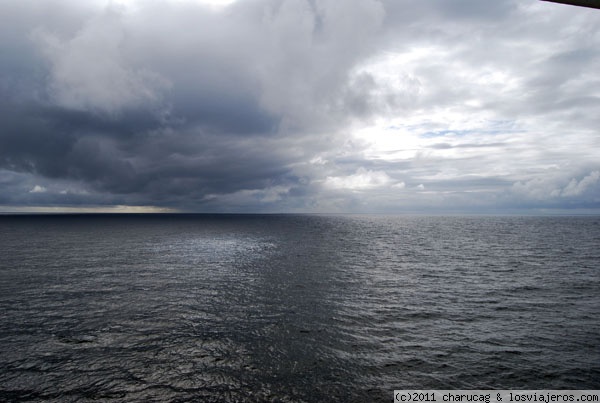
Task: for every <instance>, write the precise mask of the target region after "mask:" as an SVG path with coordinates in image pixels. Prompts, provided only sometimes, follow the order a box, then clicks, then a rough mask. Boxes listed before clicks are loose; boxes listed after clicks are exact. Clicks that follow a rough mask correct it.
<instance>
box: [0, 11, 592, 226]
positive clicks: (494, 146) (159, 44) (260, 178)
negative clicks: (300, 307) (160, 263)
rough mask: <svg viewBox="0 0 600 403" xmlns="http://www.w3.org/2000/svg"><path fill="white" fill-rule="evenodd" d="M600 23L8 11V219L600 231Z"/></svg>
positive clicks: (349, 14)
mask: <svg viewBox="0 0 600 403" xmlns="http://www.w3.org/2000/svg"><path fill="white" fill-rule="evenodd" d="M598 72H600V10H595V9H588V8H582V7H574V6H568V5H562V4H556V3H550V2H543V1H538V0H494V1H481V0H426V1H414V0H411V1H408V0H343V1H342V0H226V1H219V0H210V1H208V0H204V1H199V0H195V1H194V0H188V1H186V0H145V1H142V0H119V1H115V0H112V1H105V0H89V1H78V0H44V1H39V0H19V1H13V0H0V95H1V96H0V212H22V211H49V212H53V211H84V212H87V211H126V212H156V211H181V212H239V213H245V212H249V213H386V214H388V213H389V214H392V213H393V214H396V213H442V214H443V213H474V214H478V213H483V214H488V213H492V214H495V213H500V214H502V213H514V212H517V213H526V214H528V213H531V214H536V213H542V214H543V213H555V212H558V213H576V214H578V213H590V212H591V213H599V212H600V74H599V73H598Z"/></svg>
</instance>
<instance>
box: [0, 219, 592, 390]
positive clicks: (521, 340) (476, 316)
mask: <svg viewBox="0 0 600 403" xmlns="http://www.w3.org/2000/svg"><path fill="white" fill-rule="evenodd" d="M599 313H600V217H553V218H548V217H545V218H532V217H508V218H507V217H379V216H364V217H363V216H361V217H355V216H333V217H324V216H258V215H254V216H253V215H250V216H235V215H233V216H204V215H198V216H170V215H157V216H146V215H142V216H131V215H125V216H111V215H107V216H102V215H100V216H3V217H0V315H1V322H0V324H1V328H0V400H1V401H12V400H14V401H21V400H32V401H39V400H50V401H61V402H69V401H140V402H142V401H143V402H148V401H150V402H151V401H174V402H177V401H207V402H210V401H283V402H287V401H357V402H363V401H364V402H367V401H391V400H392V390H393V389H410V388H424V389H476V388H481V389H494V388H498V389H542V388H550V389H562V388H565V389H598V388H600V318H599V316H598V314H599Z"/></svg>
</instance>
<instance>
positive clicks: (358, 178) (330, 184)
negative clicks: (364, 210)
mask: <svg viewBox="0 0 600 403" xmlns="http://www.w3.org/2000/svg"><path fill="white" fill-rule="evenodd" d="M391 182H392V180H391V178H390V177H389V176H388V175H387V174H386V173H385V172H383V171H371V170H367V169H365V168H363V167H360V168H358V169H357V170H356V173H354V174H353V175H348V176H328V177H327V178H326V179H325V182H324V185H325V187H327V188H330V189H349V190H364V189H373V188H379V187H383V186H386V185H388V184H390V183H391Z"/></svg>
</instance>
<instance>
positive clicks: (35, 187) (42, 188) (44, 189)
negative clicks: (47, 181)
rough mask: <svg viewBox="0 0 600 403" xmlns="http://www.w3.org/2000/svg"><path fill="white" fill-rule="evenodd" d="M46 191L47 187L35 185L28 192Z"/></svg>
mask: <svg viewBox="0 0 600 403" xmlns="http://www.w3.org/2000/svg"><path fill="white" fill-rule="evenodd" d="M47 191H48V189H46V188H45V187H43V186H40V185H35V186H34V187H33V188H32V189H31V190H30V191H29V193H46V192H47Z"/></svg>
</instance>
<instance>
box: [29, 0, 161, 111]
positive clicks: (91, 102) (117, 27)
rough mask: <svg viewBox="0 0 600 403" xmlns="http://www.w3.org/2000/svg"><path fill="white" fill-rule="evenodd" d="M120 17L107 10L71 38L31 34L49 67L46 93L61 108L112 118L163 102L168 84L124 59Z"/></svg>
mask: <svg viewBox="0 0 600 403" xmlns="http://www.w3.org/2000/svg"><path fill="white" fill-rule="evenodd" d="M123 18H124V16H123V14H122V11H120V10H119V9H118V8H115V7H107V8H106V9H105V10H104V11H103V12H101V13H99V14H98V15H96V16H94V17H93V18H91V19H90V20H88V21H86V23H85V25H84V26H83V27H82V29H81V30H80V31H78V32H77V33H76V34H75V36H73V37H71V38H64V39H63V38H60V37H58V36H56V35H54V34H53V33H50V32H47V31H44V30H42V29H38V30H36V31H35V32H34V35H33V37H34V39H35V40H36V42H37V43H38V44H39V46H40V47H41V49H42V52H43V53H44V54H45V55H46V57H47V58H48V60H49V61H50V63H51V81H50V83H49V91H50V93H51V95H52V96H53V98H54V100H55V101H56V102H57V103H58V104H59V105H61V106H64V107H68V108H73V109H80V110H82V109H83V110H87V109H89V110H93V111H100V112H107V113H111V114H114V113H117V112H119V111H120V110H122V109H123V108H130V107H137V106H140V105H144V104H147V103H156V102H158V101H159V100H160V99H161V96H162V92H163V91H165V90H166V89H168V88H169V85H170V83H169V81H168V80H166V79H165V78H163V77H161V76H160V75H159V74H157V73H155V72H153V71H151V70H149V69H147V68H146V67H143V66H141V67H134V66H132V65H131V64H132V63H131V62H130V61H128V60H127V54H126V46H125V41H126V32H125V30H124V23H123Z"/></svg>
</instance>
